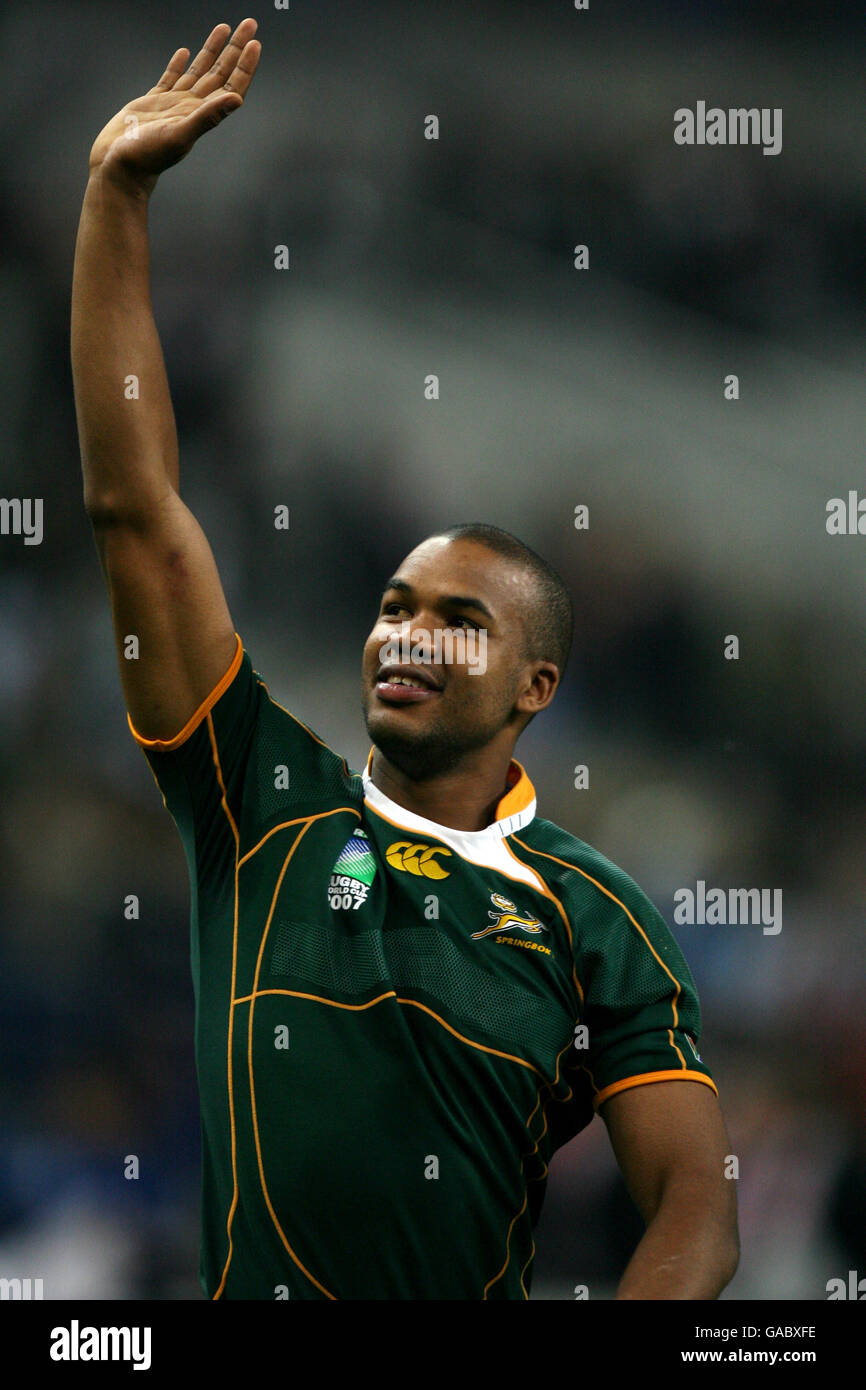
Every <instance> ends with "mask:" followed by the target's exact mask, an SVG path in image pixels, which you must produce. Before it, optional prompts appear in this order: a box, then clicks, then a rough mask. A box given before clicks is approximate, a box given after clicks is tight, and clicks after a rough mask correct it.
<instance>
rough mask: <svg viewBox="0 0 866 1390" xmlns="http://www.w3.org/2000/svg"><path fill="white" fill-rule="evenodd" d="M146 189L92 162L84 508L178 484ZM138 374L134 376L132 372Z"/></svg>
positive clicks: (76, 351)
mask: <svg viewBox="0 0 866 1390" xmlns="http://www.w3.org/2000/svg"><path fill="white" fill-rule="evenodd" d="M147 204H148V197H147V194H146V193H145V192H144V191H143V190H141V189H139V188H137V187H135V186H134V185H133V184H129V185H126V184H123V183H122V182H119V181H115V180H111V179H108V178H106V177H104V176H103V175H102V173H101V172H100V171H99V170H96V171H92V172H91V175H90V178H89V181H88V184H87V191H86V193H85V196H84V206H83V208H82V212H81V221H80V224H79V229H78V240H77V243H76V248H75V270H74V276H73V284H72V322H71V344H70V346H71V357H72V379H73V386H74V390H75V408H76V414H77V417H78V434H79V443H80V447H81V461H82V469H83V474H84V499H85V505H86V507H87V509H88V511H90V512H91V514H93V515H98V514H99V513H100V512H106V513H119V514H126V515H129V516H134V515H135V514H136V513H137V512H146V511H147V509H148V507H150V506H151V505H152V504H153V502H154V501H155V500H156V499H157V498H159V497H161V496H163V495H164V494H165V493H166V491H167V488H168V487H169V486H171V487H172V488H174V489H175V490H177V486H178V447H177V431H176V428H175V422H174V411H173V409H172V404H171V396H170V394H169V387H168V380H167V377H166V373H165V364H164V362H163V357H162V348H161V347H160V342H159V336H158V334H157V331H156V324H155V323H154V319H153V310H152V307H151V301H150V250H149V246H148V236H147ZM131 378H135V380H134V381H133V380H131Z"/></svg>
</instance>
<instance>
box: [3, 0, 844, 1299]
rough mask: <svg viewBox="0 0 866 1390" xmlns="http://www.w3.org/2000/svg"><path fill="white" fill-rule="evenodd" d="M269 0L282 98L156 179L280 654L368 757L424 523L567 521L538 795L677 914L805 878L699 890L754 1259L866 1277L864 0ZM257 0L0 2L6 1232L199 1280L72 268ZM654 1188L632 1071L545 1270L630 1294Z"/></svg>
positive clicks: (206, 458) (195, 370)
mask: <svg viewBox="0 0 866 1390" xmlns="http://www.w3.org/2000/svg"><path fill="white" fill-rule="evenodd" d="M250 12H251V13H252V14H254V15H255V16H256V18H258V19H259V26H260V27H259V33H258V37H259V38H260V39H261V40H262V42H263V46H264V52H263V56H262V61H261V65H260V70H259V73H258V75H257V77H256V81H255V83H254V85H253V88H252V91H251V94H250V96H249V98H248V100H247V104H246V107H245V108H244V110H243V111H242V112H241V113H239V114H237V115H235V116H234V117H233V118H232V120H231V121H230V122H228V123H227V124H226V125H224V126H223V127H222V128H221V129H220V130H219V131H218V132H217V133H215V134H212V135H208V136H206V137H204V139H203V141H202V142H201V144H200V145H199V146H198V147H197V148H196V149H195V150H194V151H193V153H192V154H191V155H190V156H189V158H188V159H187V160H186V161H185V162H184V163H183V164H182V165H181V166H180V167H178V168H177V169H174V170H171V171H169V172H168V173H167V174H166V175H165V176H164V177H163V179H162V180H161V183H160V186H159V187H158V189H157V191H156V193H155V195H154V197H153V200H152V206H151V229H152V246H153V291H154V304H155V310H156V317H157V323H158V327H159V330H160V333H161V337H162V342H163V347H164V352H165V356H166V362H167V368H168V373H169V378H170V381H171V385H172V391H173V398H174V402H175V409H176V416H177V424H178V430H179V435H180V445H181V486H182V491H183V493H184V496H185V497H186V499H187V500H188V502H189V504H190V505H191V506H192V508H193V510H194V511H195V512H196V514H197V515H198V517H199V519H200V521H201V522H202V524H203V526H204V527H205V530H206V531H207V533H208V535H209V537H210V540H211V543H212V545H213V548H214V551H215V553H216V556H217V561H218V564H219V566H220V570H221V573H222V577H223V581H224V585H225V588H226V591H227V594H228V598H229V603H230V607H231V609H232V614H233V617H234V620H235V625H236V627H237V628H238V630H239V631H240V633H241V635H242V637H243V639H244V642H245V644H246V646H247V647H248V649H249V651H250V653H251V655H252V658H253V662H254V665H255V666H256V667H257V669H258V670H259V671H260V672H261V674H262V675H263V676H264V678H265V679H266V680H267V681H268V683H269V686H270V689H271V691H272V693H273V694H274V697H275V698H276V699H278V700H280V701H281V702H282V703H287V704H288V705H289V706H290V707H291V708H292V709H293V710H294V711H295V712H296V713H297V714H298V715H299V716H300V717H301V718H302V719H304V720H306V721H307V722H309V723H310V724H312V726H313V727H314V728H315V729H316V730H317V731H318V732H319V733H320V734H322V735H323V736H324V737H325V738H326V739H327V740H328V742H330V743H331V744H332V745H334V746H336V747H338V748H339V749H340V751H341V752H345V753H346V755H347V756H348V757H349V760H350V763H351V764H352V765H353V766H356V767H357V766H359V765H361V763H362V762H363V759H364V757H365V754H366V740H365V736H364V729H363V723H362V719H361V715H360V703H359V667H360V652H361V645H362V642H363V639H364V637H365V635H366V632H367V631H368V628H369V626H370V624H371V622H372V617H373V614H374V611H375V606H376V602H377V598H378V594H379V590H380V587H381V584H382V581H383V579H384V578H385V577H386V575H387V574H388V573H389V572H390V570H391V569H392V568H393V567H394V566H395V564H396V563H397V562H398V561H399V560H400V558H401V557H402V556H403V555H404V554H405V553H406V552H407V551H408V550H409V549H410V548H411V547H412V545H414V544H415V542H416V541H417V540H419V539H420V538H421V537H423V536H424V535H426V534H429V533H430V532H431V531H433V530H434V529H436V528H437V527H440V526H442V525H445V524H450V523H452V522H455V521H463V520H485V521H490V522H493V523H495V524H498V525H502V526H505V527H507V528H508V529H510V530H512V531H515V532H516V533H517V534H518V535H519V536H521V537H522V538H523V539H524V540H526V541H527V542H528V543H529V544H530V545H532V546H534V547H535V548H536V549H538V550H540V551H541V552H542V554H544V555H545V556H546V557H547V558H548V559H550V560H551V562H552V563H553V564H554V565H556V566H557V567H558V569H559V570H560V571H561V573H562V574H563V576H564V577H565V578H566V579H567V581H568V582H569V584H570V586H571V589H572V592H573V595H574V599H575V603H576V608H577V614H578V626H577V636H576V642H575V650H574V655H573V658H572V664H571V668H570V670H569V672H568V675H567V678H566V682H565V686H564V688H563V690H562V691H561V693H560V696H559V697H558V699H557V702H556V704H555V706H554V707H553V709H552V711H551V712H550V713H549V714H548V715H546V716H545V718H544V719H542V720H539V721H537V722H536V724H534V725H533V727H532V729H531V731H530V732H529V733H528V734H527V735H526V737H525V739H524V740H523V741H522V743H521V745H520V746H519V748H518V754H519V756H520V757H521V760H522V761H523V762H524V764H525V765H526V766H527V768H528V770H529V772H530V775H531V776H532V778H533V780H534V782H535V784H536V787H537V789H538V793H539V811H540V814H541V815H543V816H545V817H547V818H549V819H551V820H554V821H557V822H559V823H561V824H562V825H564V826H565V827H567V828H568V829H570V830H571V831H572V832H573V833H575V834H577V835H578V836H580V837H581V838H583V839H585V840H587V841H589V842H590V843H591V844H593V845H595V846H596V847H597V848H598V849H600V850H601V851H602V852H604V853H605V854H607V855H608V856H609V857H610V858H612V859H613V860H615V861H616V862H618V863H620V864H622V866H623V867H624V868H625V869H626V870H627V871H628V872H629V873H631V874H632V875H633V876H634V877H635V878H636V879H637V881H638V882H639V883H640V884H641V886H642V887H643V888H645V889H646V891H647V892H649V893H650V895H651V896H652V897H653V898H654V900H655V901H656V903H657V904H658V905H659V907H660V908H661V910H662V912H663V913H664V914H665V916H666V917H667V919H668V921H669V922H673V905H674V904H673V895H674V892H675V891H676V889H677V888H678V887H683V886H686V887H687V886H689V885H691V886H692V887H694V884H695V881H696V880H697V879H699V878H700V879H703V880H705V882H706V883H707V884H708V885H720V886H724V887H735V886H757V887H764V888H781V889H782V890H783V898H784V916H783V927H782V930H781V932H780V933H779V934H778V935H775V936H771V935H765V934H764V933H763V932H762V931H761V928H760V926H746V925H741V926H728V927H718V926H717V927H713V926H700V925H697V926H683V927H675V932H676V935H677V937H678V939H679V941H680V943H681V945H682V947H683V949H684V951H685V954H686V957H687V959H688V961H689V964H690V966H691V968H692V971H693V974H694V975H695V977H696V980H697V983H698V988H699V992H700V995H701V1000H702V1005H703V1011H704V1034H703V1043H702V1053H703V1055H704V1056H705V1057H706V1059H707V1060H708V1062H709V1063H710V1065H711V1067H712V1068H713V1070H714V1074H715V1076H716V1078H717V1081H718V1084H719V1089H720V1093H721V1099H722V1103H723V1107H724V1111H725V1115H726V1119H727V1122H728V1127H729V1130H730V1134H731V1147H732V1152H733V1153H734V1154H736V1155H737V1157H738V1159H739V1165H740V1177H739V1180H738V1190H739V1196H740V1209H741V1229H742V1239H743V1255H742V1262H741V1266H740V1270H739V1272H738V1274H737V1275H736V1278H735V1279H734V1281H733V1283H732V1284H731V1286H730V1287H729V1289H728V1291H727V1292H726V1294H725V1297H726V1298H734V1299H737V1298H739V1299H792V1298H805V1299H823V1298H826V1283H827V1280H828V1279H830V1278H834V1277H843V1278H844V1277H846V1275H847V1271H848V1270H849V1269H856V1270H858V1271H859V1274H860V1275H861V1276H862V1275H866V1118H864V1106H863V1095H864V1078H866V1023H864V1010H863V987H864V980H866V970H864V954H866V950H864V936H863V908H862V905H863V900H864V893H866V857H864V853H863V844H864V832H866V793H864V778H863V772H864V753H866V720H864V713H863V691H864V643H863V632H864V617H866V586H864V563H863V557H864V546H866V540H864V539H863V538H862V537H854V536H839V537H831V536H828V534H827V532H826V530H825V524H824V523H825V508H826V504H827V501H828V499H829V498H831V497H835V496H842V497H845V496H847V493H848V491H849V489H852V488H857V486H858V483H859V484H860V485H861V487H862V486H863V484H864V475H863V468H862V457H863V456H862V441H863V434H864V423H866V384H864V377H863V371H862V364H863V331H864V303H866V301H864V259H863V253H862V248H863V244H864V237H866V150H864V145H866V126H864V122H863V121H862V119H859V117H858V113H860V114H862V72H863V57H864V27H863V16H862V14H859V13H857V10H856V7H854V6H851V5H849V4H842V3H837V2H836V0H829V2H828V3H824V4H822V5H821V6H820V7H818V6H815V5H813V4H808V3H805V0H799V3H787V4H785V5H768V4H766V3H765V0H739V3H736V4H733V3H705V4H699V3H697V2H696V0H668V2H667V3H661V4H656V5H653V6H651V7H643V6H636V5H633V4H631V5H627V4H624V3H614V4H605V5H602V4H598V5H596V4H595V3H594V0H593V4H592V5H591V8H590V10H589V11H588V12H586V13H579V12H576V11H575V10H574V9H573V8H571V7H570V5H569V4H568V3H566V0H562V3H541V0H539V3H532V4H530V3H528V2H527V3H511V4H508V3H497V4H492V3H486V0H475V3H474V4H473V5H472V6H464V5H461V4H456V3H455V4H446V3H442V0H431V3H426V4H424V5H423V6H421V5H418V6H409V5H405V4H399V5H398V4H384V3H380V0H375V3H374V2H373V0H366V2H365V3H363V4H361V3H327V2H326V0H316V3H312V0H310V3H306V2H305V0H294V3H293V4H292V5H291V8H290V9H289V10H287V11H278V10H276V9H275V8H274V7H273V6H270V7H268V6H265V5H262V6H260V7H259V8H258V10H256V8H255V7H253V8H252V10H251V11H250ZM243 13H244V12H238V13H237V14H234V15H229V14H226V13H224V12H223V11H222V10H219V8H218V7H214V6H213V5H209V4H208V5H203V4H192V3H187V0H172V3H171V4H167V3H150V4H148V5H147V6H120V5H117V4H99V3H92V4H91V3H87V4H84V3H66V4H62V5H61V4H56V3H55V4H51V3H49V4H43V5H40V6H38V7H36V8H32V7H30V8H28V7H26V6H25V5H23V4H18V5H15V6H10V7H7V8H6V9H5V10H4V13H3V17H2V21H0V39H2V49H3V51H4V52H5V53H6V54H7V55H11V59H10V61H9V62H8V63H7V65H6V66H5V69H4V90H3V95H2V109H0V121H2V137H0V225H2V233H3V238H2V239H3V248H4V250H3V264H2V271H0V275H2V280H0V283H2V299H3V313H2V315H0V360H2V373H0V394H2V408H0V420H2V431H3V449H2V464H0V469H2V475H0V492H2V495H3V496H4V497H13V496H18V497H28V496H30V497H32V496H41V497H43V498H44V507H45V534H44V540H43V542H42V544H41V545H39V546H24V545H23V544H22V541H21V539H20V538H19V537H14V536H3V537H2V538H0V650H2V658H0V691H2V703H3V714H4V717H3V720H2V724H0V775H2V787H3V793H2V798H0V916H2V923H3V928H2V933H0V978H2V985H0V1036H2V1048H3V1056H4V1066H3V1069H2V1074H0V1108H2V1115H3V1121H2V1134H0V1273H2V1274H4V1275H18V1276H21V1277H25V1276H33V1277H36V1276H40V1277H43V1278H44V1287H45V1296H46V1298H64V1297H71V1298H79V1297H81V1298H117V1297H120V1298H132V1297H146V1298H186V1297H190V1298H198V1297H201V1292H200V1289H199V1286H198V1282H197V1263H198V1252H197V1239H198V1230H197V1219H198V1212H197V1204H198V1156H199V1150H198V1116H197V1105H196V1093H195V1076H194V1063H193V1036H192V1022H193V1002H192V990H191V983H190V977H189V966H188V902H189V897H188V885H187V879H186V868H185V863H184V860H183V855H182V851H181V845H180V840H179V838H178V836H177V834H176V831H175V829H174V826H173V824H172V822H171V820H170V818H169V817H168V815H167V814H166V812H165V811H164V809H163V806H162V802H161V798H160V796H159V793H158V792H157V790H156V787H155V786H154V783H153V779H152V777H151V775H150V773H149V771H148V768H147V766H146V763H145V761H144V759H143V757H142V755H141V753H140V752H139V750H138V749H137V748H136V746H135V744H134V743H133V741H132V739H131V737H130V736H129V733H128V730H127V726H126V721H125V712H124V706H123V702H122V698H121V693H120V685H119V679H118V674H117V669H116V663H115V657H114V651H113V643H112V636H111V627H110V617H109V607H108V600H107V596H106V593H105V591H104V588H103V583H102V577H101V574H100V571H99V565H98V562H97V557H96V552H95V549H94V546H93V542H92V539H91V536H90V531H89V526H88V523H87V519H86V517H85V515H84V511H83V506H82V491H81V477H80V463H79V456H78V449H77V437H76V427H75V418H74V411H73V401H72V390H71V378H70V370H69V351H68V332H69V294H70V282H71V274H72V258H73V250H74V238H75V229H76V225H77V219H78V213H79V210H80V204H81V198H82V196H83V193H84V186H85V182H86V173H87V155H88V151H89V148H90V144H91V142H92V140H93V138H94V137H95V135H96V134H97V132H98V131H99V129H100V128H101V126H102V125H103V124H104V123H105V122H106V121H107V120H108V118H109V117H110V116H111V115H113V114H114V112H115V111H117V110H118V109H119V108H120V107H121V106H122V105H123V104H124V103H125V102H126V101H128V100H130V99H131V98H132V97H134V96H136V95H139V94H140V93H141V92H143V91H145V90H146V89H147V88H148V87H150V86H151V85H152V84H153V83H154V82H155V81H156V80H157V78H158V77H159V75H160V73H161V72H162V69H163V68H164V66H165V63H166V62H167V60H168V57H169V56H170V55H171V53H172V52H173V51H174V49H175V48H176V47H178V46H180V45H181V44H185V45H186V46H187V47H189V48H190V49H191V50H192V51H193V52H196V51H197V49H198V47H199V45H200V43H201V42H202V41H203V39H204V37H205V36H206V34H207V33H208V31H209V30H210V28H211V27H212V25H213V24H215V23H217V22H219V21H220V20H224V19H228V20H229V21H230V22H232V23H236V22H237V21H238V20H239V19H240V18H242V17H243ZM699 99H703V100H706V101H707V102H708V104H710V105H712V104H715V105H720V106H722V107H728V106H741V105H744V106H753V105H754V106H759V107H763V106H766V107H770V108H775V107H781V108H782V109H783V112H784V125H783V149H782V153H781V154H780V155H778V156H775V157H773V156H764V155H762V153H761V150H760V149H759V148H752V147H747V148H704V149H699V148H683V147H679V146H677V145H675V144H674V141H673V134H672V132H673V112H674V110H675V109H676V108H678V107H680V106H690V107H694V105H695V103H696V101H697V100H699ZM430 113H435V114H437V115H438V116H439V118H440V122H441V133H440V139H439V140H438V142H432V141H427V140H425V139H424V138H423V121H424V117H425V116H426V115H428V114H430ZM577 243H586V244H587V245H588V246H589V251H590V269H589V270H588V271H585V272H578V271H576V270H575V269H574V268H573V266H572V248H573V247H574V246H575V244H577ZM279 244H285V245H287V246H288V247H289V248H290V253H291V269H290V270H288V271H278V270H276V269H275V268H274V248H275V247H276V246H277V245H279ZM431 372H435V373H437V374H438V375H439V377H440V381H441V399H440V400H439V401H438V402H430V401H426V400H425V399H424V395H423V380H424V377H425V376H426V374H428V373H431ZM730 372H734V373H737V374H738V375H739V378H740V390H741V399H740V400H739V401H737V402H732V401H727V400H725V399H724V396H723V379H724V377H725V375H726V374H728V373H730ZM279 503H285V504H286V505H288V506H290V508H291V528H290V531H289V532H288V533H287V534H286V533H282V532H276V531H275V530H274V528H273V521H272V518H273V509H274V507H275V506H276V505H278V504H279ZM578 504H586V505H588V507H589V511H590V527H589V530H587V531H577V530H575V528H574V525H573V514H574V508H575V506H576V505H578ZM730 633H734V634H737V635H738V636H739V638H740V643H741V655H740V659H739V661H736V662H732V661H725V660H724V659H723V655H722V651H723V642H724V638H725V636H726V635H727V634H730ZM577 764H586V765H588V767H589V770H590V786H589V789H588V790H583V791H577V790H575V788H574V785H573V768H574V767H575V766H576V765H577ZM128 893H136V894H138V895H139V897H140V901H141V918H140V920H139V921H137V922H130V921H127V920H125V919H124V915H123V900H124V897H125V895H126V894H128ZM128 1154H135V1155H137V1156H138V1158H139V1161H140V1165H141V1167H140V1173H141V1175H140V1178H139V1180H138V1181H135V1182H133V1181H126V1180H125V1179H124V1177H123V1159H124V1156H125V1155H128ZM639 1232H640V1225H639V1222H638V1219H637V1217H636V1214H635V1212H634V1209H633V1208H632V1207H631V1204H630V1202H629V1199H628V1197H627V1195H626V1194H625V1191H624V1188H623V1184H622V1182H621V1180H620V1178H619V1175H618V1172H617V1169H616V1166H615V1163H614V1160H613V1158H612V1155H611V1152H610V1149H609V1145H608V1141H607V1136H606V1131H605V1129H604V1126H603V1124H602V1123H601V1121H595V1122H594V1123H593V1124H592V1125H591V1126H590V1128H589V1129H588V1130H587V1131H585V1132H584V1133H583V1135H581V1136H579V1137H578V1138H577V1139H576V1140H575V1141H574V1142H573V1143H572V1144H571V1145H570V1146H568V1148H567V1149H565V1150H561V1151H560V1152H559V1154H558V1155H557V1157H556V1159H555V1160H554V1163H553V1166H552V1170H551V1177H550V1182H549V1188H548V1196H547V1202H546V1206H545V1210H544V1213H543V1216H542V1220H541V1224H540V1227H539V1230H538V1237H537V1246H538V1251H537V1255H536V1263H535V1284H534V1288H533V1298H540V1299H543V1298H546V1299H566V1298H571V1297H573V1296H574V1294H573V1290H574V1287H575V1286H576V1285H579V1284H586V1285H588V1286H589V1289H590V1297H591V1298H605V1297H610V1296H612V1293H613V1291H614V1288H615V1283H616V1279H617V1276H618V1274H619V1272H620V1271H621V1269H622V1268H623V1266H624V1264H625V1262H626V1259H627V1257H628V1254H629V1253H630V1250H631V1249H632V1247H633V1245H634V1244H635V1243H636V1240H637V1238H638V1235H639ZM383 1237H384V1238H387V1236H386V1233H383Z"/></svg>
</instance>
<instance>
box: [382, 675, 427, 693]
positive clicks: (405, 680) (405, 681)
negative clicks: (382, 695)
mask: <svg viewBox="0 0 866 1390" xmlns="http://www.w3.org/2000/svg"><path fill="white" fill-rule="evenodd" d="M388 684H389V685H414V686H417V687H418V688H419V689H421V690H423V688H424V682H423V681H417V680H416V679H415V677H414V676H389V677H388Z"/></svg>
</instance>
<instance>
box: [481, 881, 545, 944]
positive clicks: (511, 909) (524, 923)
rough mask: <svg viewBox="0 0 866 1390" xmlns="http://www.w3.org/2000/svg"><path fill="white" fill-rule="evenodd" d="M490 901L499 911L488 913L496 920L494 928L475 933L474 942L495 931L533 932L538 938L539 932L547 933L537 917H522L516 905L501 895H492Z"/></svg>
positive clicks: (486, 928)
mask: <svg viewBox="0 0 866 1390" xmlns="http://www.w3.org/2000/svg"><path fill="white" fill-rule="evenodd" d="M490 901H491V902H492V903H493V906H494V907H495V908H497V909H498V910H497V911H496V912H488V913H487V916H488V917H492V918H493V919H494V921H493V926H492V927H485V928H484V929H483V931H474V932H473V933H472V940H473V941H477V940H478V939H479V937H482V936H489V935H490V933H491V932H494V931H507V930H509V929H512V930H513V929H515V928H516V929H517V930H518V931H528V932H531V933H532V935H533V936H537V935H538V933H539V932H542V931H547V927H544V926H542V924H541V922H539V920H538V918H537V917H521V916H520V915H519V913H518V911H517V908H516V907H515V905H514V903H513V902H511V901H510V899H508V898H504V897H503V896H502V894H501V893H491V894H490Z"/></svg>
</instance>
